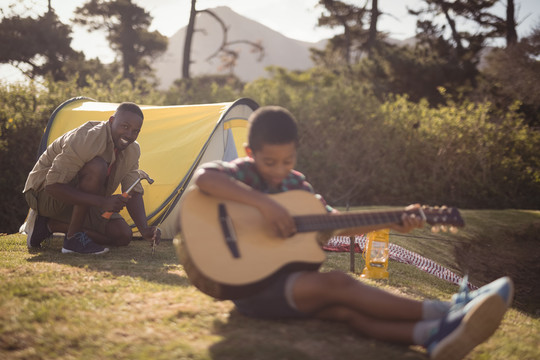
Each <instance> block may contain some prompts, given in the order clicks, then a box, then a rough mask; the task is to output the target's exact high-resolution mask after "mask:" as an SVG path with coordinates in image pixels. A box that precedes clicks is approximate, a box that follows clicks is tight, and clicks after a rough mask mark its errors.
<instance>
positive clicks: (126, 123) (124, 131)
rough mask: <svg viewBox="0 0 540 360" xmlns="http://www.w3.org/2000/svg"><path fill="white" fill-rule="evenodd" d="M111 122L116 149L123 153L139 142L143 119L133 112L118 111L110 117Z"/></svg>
mask: <svg viewBox="0 0 540 360" xmlns="http://www.w3.org/2000/svg"><path fill="white" fill-rule="evenodd" d="M109 122H110V123H111V132H112V139H113V142H114V147H115V148H117V149H118V150H119V151H122V150H124V149H125V148H127V147H128V146H129V144H131V143H132V142H134V141H135V140H137V137H138V136H139V133H140V132H141V127H142V124H143V119H142V118H141V117H140V116H139V115H137V114H135V113H132V112H131V111H117V112H116V113H115V114H114V115H113V116H111V117H110V119H109Z"/></svg>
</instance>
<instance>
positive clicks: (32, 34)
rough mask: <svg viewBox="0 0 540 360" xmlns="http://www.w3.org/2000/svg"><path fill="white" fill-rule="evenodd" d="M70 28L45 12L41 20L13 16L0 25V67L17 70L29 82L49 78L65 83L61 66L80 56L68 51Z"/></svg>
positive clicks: (53, 15) (51, 14)
mask: <svg viewBox="0 0 540 360" xmlns="http://www.w3.org/2000/svg"><path fill="white" fill-rule="evenodd" d="M70 35H71V28H70V27H69V26H68V25H65V24H63V23H61V22H60V21H59V20H58V16H57V15H56V13H55V12H54V11H53V10H52V9H50V8H49V11H48V12H47V13H45V14H44V15H43V16H40V17H38V18H37V19H33V18H31V17H21V16H13V17H7V18H4V19H2V21H1V22H0V38H1V39H2V42H1V44H0V47H1V51H0V63H7V64H11V65H13V66H15V67H16V68H18V69H19V70H20V71H21V72H22V73H23V74H25V75H26V76H27V77H29V78H30V79H34V78H35V77H36V76H44V75H47V74H51V75H52V76H53V79H54V80H57V81H58V80H65V79H66V73H65V71H64V69H63V64H64V63H65V62H66V61H68V60H70V59H72V58H77V57H79V56H80V53H78V52H76V51H75V50H73V49H72V48H71V36H70Z"/></svg>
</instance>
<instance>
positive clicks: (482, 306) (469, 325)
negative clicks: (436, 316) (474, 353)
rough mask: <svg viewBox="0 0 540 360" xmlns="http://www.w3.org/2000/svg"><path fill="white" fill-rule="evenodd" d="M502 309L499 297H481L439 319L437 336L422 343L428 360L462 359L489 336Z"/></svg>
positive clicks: (493, 330)
mask: <svg viewBox="0 0 540 360" xmlns="http://www.w3.org/2000/svg"><path fill="white" fill-rule="evenodd" d="M506 310H507V306H506V303H505V302H504V301H503V299H502V298H501V297H500V296H499V295H497V294H485V295H478V296H477V297H476V298H475V299H473V300H471V301H470V302H469V303H468V304H466V305H465V306H463V307H461V308H460V309H457V310H452V311H450V312H449V313H448V315H447V316H446V317H445V318H444V319H442V320H441V325H440V326H439V329H438V331H437V333H435V334H434V335H432V336H431V338H430V339H429V340H428V341H427V343H426V344H425V347H426V348H427V351H428V354H429V357H430V359H434V360H459V359H462V358H463V357H465V355H467V354H468V353H469V352H470V351H471V350H472V349H474V348H475V347H476V346H477V345H479V344H481V343H483V342H484V341H486V340H487V339H488V338H489V337H490V336H491V335H493V333H494V332H495V331H496V330H497V328H498V327H499V325H500V323H501V321H502V319H503V316H504V313H505V312H506Z"/></svg>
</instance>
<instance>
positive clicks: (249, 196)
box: [195, 169, 296, 237]
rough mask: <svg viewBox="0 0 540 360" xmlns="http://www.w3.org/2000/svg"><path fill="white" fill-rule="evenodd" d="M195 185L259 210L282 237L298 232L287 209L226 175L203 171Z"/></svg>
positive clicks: (199, 172) (209, 170) (200, 172)
mask: <svg viewBox="0 0 540 360" xmlns="http://www.w3.org/2000/svg"><path fill="white" fill-rule="evenodd" d="M195 184H196V185H197V186H198V187H199V189H200V190H201V191H202V192H204V193H206V194H209V195H212V196H215V197H218V198H221V199H225V200H232V201H236V202H239V203H242V204H246V205H249V206H253V207H255V208H257V209H258V210H259V211H260V212H261V214H262V216H263V217H264V218H265V219H266V220H267V221H268V222H269V223H270V224H272V226H273V227H274V228H275V230H276V233H277V234H278V235H279V236H281V237H288V236H291V235H292V234H294V233H295V232H296V225H295V223H294V220H293V218H292V217H291V215H290V214H289V212H288V211H287V209H285V208H284V207H283V206H281V205H280V204H278V203H277V202H276V201H274V200H273V199H271V198H270V197H269V196H267V195H266V194H263V193H261V192H260V191H257V190H255V189H253V188H251V187H250V186H248V185H246V184H244V183H242V182H240V181H238V180H236V179H233V178H232V177H230V176H229V175H227V174H225V173H222V172H220V171H217V170H212V169H201V170H199V171H198V172H197V174H196V179H195Z"/></svg>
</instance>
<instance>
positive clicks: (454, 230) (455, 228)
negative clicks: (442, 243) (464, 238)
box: [450, 226, 459, 234]
mask: <svg viewBox="0 0 540 360" xmlns="http://www.w3.org/2000/svg"><path fill="white" fill-rule="evenodd" d="M458 231H459V229H458V228H457V227H455V226H450V232H451V233H452V234H457V232H458Z"/></svg>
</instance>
